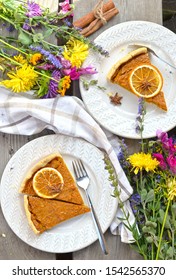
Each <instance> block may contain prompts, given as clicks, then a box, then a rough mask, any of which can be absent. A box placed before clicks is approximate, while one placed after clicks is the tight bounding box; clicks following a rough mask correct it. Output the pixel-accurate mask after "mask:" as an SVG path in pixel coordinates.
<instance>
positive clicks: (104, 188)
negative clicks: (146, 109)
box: [0, 135, 117, 253]
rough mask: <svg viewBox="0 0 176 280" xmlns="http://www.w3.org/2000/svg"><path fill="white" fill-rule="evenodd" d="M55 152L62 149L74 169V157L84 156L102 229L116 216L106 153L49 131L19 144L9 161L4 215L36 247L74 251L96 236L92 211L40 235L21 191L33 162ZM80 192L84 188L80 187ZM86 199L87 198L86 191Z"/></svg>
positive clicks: (4, 185) (3, 190)
mask: <svg viewBox="0 0 176 280" xmlns="http://www.w3.org/2000/svg"><path fill="white" fill-rule="evenodd" d="M53 152H60V153H61V154H62V156H63V158H64V159H65V161H66V163H67V164H68V166H69V168H70V171H71V172H72V173H73V170H72V164H71V161H72V160H73V159H75V158H81V159H82V160H83V162H84V164H85V166H86V169H87V172H88V174H89V176H90V180H91V183H90V186H89V190H88V191H89V194H90V197H91V199H92V202H93V204H94V206H95V211H96V213H97V215H98V218H99V221H100V224H101V226H102V230H103V231H106V230H107V228H108V227H109V226H110V223H111V221H112V219H113V217H114V216H115V212H116V209H117V201H116V199H115V198H113V197H112V196H111V193H112V191H113V189H112V187H111V186H110V183H109V181H108V172H107V171H106V170H105V169H104V161H103V156H104V155H103V153H102V152H101V151H100V150H98V149H97V148H96V147H94V146H93V145H91V144H89V143H87V142H86V141H84V140H81V139H78V138H72V137H68V136H63V135H49V136H44V137H40V138H37V139H35V140H33V141H31V142H29V143H27V144H26V145H24V146H23V147H22V148H20V149H19V150H18V151H17V152H16V153H15V155H14V156H13V157H12V158H11V159H10V161H9V163H8V164H7V166H6V168H5V170H4V173H3V176H2V180H1V187H0V190H1V193H0V194H1V207H2V211H3V214H4V217H5V219H6V221H7V223H8V224H9V226H10V227H11V229H12V230H13V231H14V233H15V234H16V235H17V236H18V237H19V238H21V239H22V240H23V241H24V242H26V243H27V244H29V245H31V246H32V247H35V248H37V249H40V250H43V251H47V252H52V253H66V252H73V251H76V250H79V249H81V248H84V247H86V246H88V245H89V244H91V243H93V242H94V241H95V240H96V239H97V233H96V230H95V226H94V224H93V221H92V217H91V213H86V214H84V215H81V216H78V217H75V218H73V219H71V220H69V221H66V222H63V223H62V224H60V225H58V226H56V227H54V228H53V229H51V230H48V231H47V232H44V233H43V234H41V235H39V236H38V235H35V233H33V231H32V229H31V228H30V226H29V224H28V221H27V218H26V215H25V211H24V205H23V194H19V193H18V189H19V187H20V183H21V181H22V180H23V177H24V176H25V174H26V172H27V171H28V170H29V169H30V168H31V166H32V165H33V164H35V163H37V162H38V161H39V159H40V158H42V157H45V156H46V155H48V154H51V153H53ZM80 192H81V191H80ZM81 194H82V196H83V199H84V200H85V203H86V204H87V202H86V199H85V196H84V194H83V192H81Z"/></svg>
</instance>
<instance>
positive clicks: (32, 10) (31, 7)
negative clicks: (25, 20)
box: [26, 1, 42, 18]
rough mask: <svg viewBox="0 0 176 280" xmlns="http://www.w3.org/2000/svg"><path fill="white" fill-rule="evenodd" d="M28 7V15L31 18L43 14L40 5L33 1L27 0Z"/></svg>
mask: <svg viewBox="0 0 176 280" xmlns="http://www.w3.org/2000/svg"><path fill="white" fill-rule="evenodd" d="M27 9H28V12H27V13H26V16H28V17H30V18H32V17H36V16H41V15H42V10H41V8H40V6H39V5H38V4H36V3H35V2H33V1H31V2H30V1H28V2H27Z"/></svg>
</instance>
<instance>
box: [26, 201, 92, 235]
mask: <svg viewBox="0 0 176 280" xmlns="http://www.w3.org/2000/svg"><path fill="white" fill-rule="evenodd" d="M24 207H25V211H26V215H27V219H28V222H29V224H30V226H31V228H32V229H33V231H34V232H35V233H36V234H40V233H43V232H44V231H46V230H48V229H51V228H53V227H55V226H56V225H58V224H60V223H62V222H64V221H66V220H68V219H71V218H73V217H76V216H78V215H82V214H85V213H87V212H89V211H90V208H89V207H88V206H86V205H84V204H81V205H77V204H73V203H67V202H63V201H58V200H53V199H44V198H40V197H35V196H28V195H24Z"/></svg>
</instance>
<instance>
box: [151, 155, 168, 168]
mask: <svg viewBox="0 0 176 280" xmlns="http://www.w3.org/2000/svg"><path fill="white" fill-rule="evenodd" d="M152 155H153V157H154V158H156V159H157V161H159V166H160V167H161V169H163V170H165V169H167V164H166V162H165V160H164V157H163V155H162V154H160V153H153V154H152Z"/></svg>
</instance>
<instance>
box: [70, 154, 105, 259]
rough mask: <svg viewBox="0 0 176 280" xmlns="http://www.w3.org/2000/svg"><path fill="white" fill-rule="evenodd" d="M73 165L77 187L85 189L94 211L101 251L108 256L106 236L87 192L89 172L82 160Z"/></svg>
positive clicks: (93, 215) (74, 162)
mask: <svg viewBox="0 0 176 280" xmlns="http://www.w3.org/2000/svg"><path fill="white" fill-rule="evenodd" d="M72 165H73V170H74V173H75V177H76V182H77V185H78V186H79V187H80V188H82V189H84V191H85V193H86V197H87V200H88V203H89V206H90V208H91V210H92V211H91V212H92V217H93V221H94V223H95V227H96V230H97V233H98V239H99V242H100V246H101V249H102V251H103V252H104V254H105V255H107V254H108V248H107V244H106V241H105V238H104V235H103V232H102V229H101V226H100V223H99V221H98V218H97V215H96V212H95V210H94V207H93V204H92V201H91V199H90V196H89V194H88V192H87V188H88V186H89V184H90V179H89V177H88V174H87V171H86V169H85V167H84V165H83V163H82V161H81V160H75V161H73V162H72Z"/></svg>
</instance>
